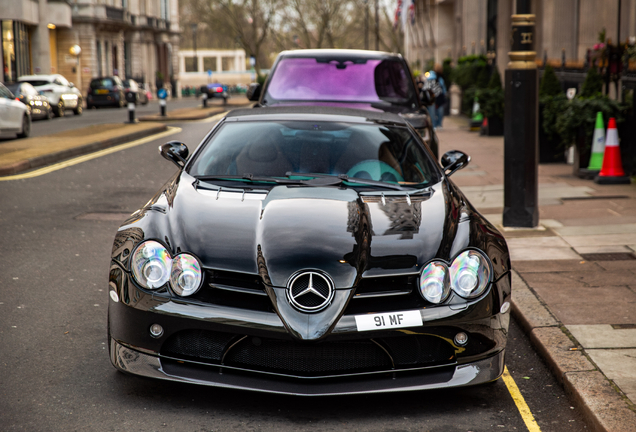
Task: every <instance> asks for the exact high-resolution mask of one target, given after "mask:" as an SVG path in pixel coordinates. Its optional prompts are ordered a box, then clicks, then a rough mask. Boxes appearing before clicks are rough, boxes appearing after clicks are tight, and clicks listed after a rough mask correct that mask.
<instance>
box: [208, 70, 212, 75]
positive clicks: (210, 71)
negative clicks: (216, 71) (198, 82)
mask: <svg viewBox="0 0 636 432" xmlns="http://www.w3.org/2000/svg"><path fill="white" fill-rule="evenodd" d="M208 76H209V77H211V76H212V69H208Z"/></svg>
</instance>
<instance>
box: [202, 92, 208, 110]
mask: <svg viewBox="0 0 636 432" xmlns="http://www.w3.org/2000/svg"><path fill="white" fill-rule="evenodd" d="M201 100H202V101H203V108H207V107H208V94H207V93H203V94H202V95H201Z"/></svg>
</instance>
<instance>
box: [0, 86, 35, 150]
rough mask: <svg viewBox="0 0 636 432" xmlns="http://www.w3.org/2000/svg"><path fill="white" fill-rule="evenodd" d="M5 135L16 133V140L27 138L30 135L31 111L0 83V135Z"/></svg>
mask: <svg viewBox="0 0 636 432" xmlns="http://www.w3.org/2000/svg"><path fill="white" fill-rule="evenodd" d="M6 133H17V134H18V138H26V137H28V136H29V134H30V133H31V110H30V109H29V107H28V106H26V105H25V104H23V103H22V102H20V101H19V100H16V98H15V96H14V95H13V93H11V92H10V91H9V89H8V88H6V87H5V86H4V84H2V83H0V134H3V135H4V134H6Z"/></svg>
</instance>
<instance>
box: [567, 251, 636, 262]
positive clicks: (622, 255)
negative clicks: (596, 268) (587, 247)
mask: <svg viewBox="0 0 636 432" xmlns="http://www.w3.org/2000/svg"><path fill="white" fill-rule="evenodd" d="M580 255H581V258H583V259H584V260H585V261H629V260H636V256H634V254H633V253H630V252H613V253H588V254H580Z"/></svg>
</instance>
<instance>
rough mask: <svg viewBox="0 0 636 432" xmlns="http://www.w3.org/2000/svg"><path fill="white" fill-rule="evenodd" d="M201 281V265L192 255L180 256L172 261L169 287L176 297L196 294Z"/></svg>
mask: <svg viewBox="0 0 636 432" xmlns="http://www.w3.org/2000/svg"><path fill="white" fill-rule="evenodd" d="M201 279H202V277H201V265H200V264H199V261H198V260H197V259H196V258H195V257H193V256H192V255H188V254H180V255H177V257H176V258H175V259H174V260H173V261H172V274H171V275H170V286H171V287H172V290H173V291H174V292H175V293H177V294H178V295H180V296H182V297H185V296H189V295H192V294H194V293H195V292H197V291H198V290H199V287H200V286H201Z"/></svg>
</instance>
